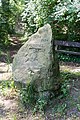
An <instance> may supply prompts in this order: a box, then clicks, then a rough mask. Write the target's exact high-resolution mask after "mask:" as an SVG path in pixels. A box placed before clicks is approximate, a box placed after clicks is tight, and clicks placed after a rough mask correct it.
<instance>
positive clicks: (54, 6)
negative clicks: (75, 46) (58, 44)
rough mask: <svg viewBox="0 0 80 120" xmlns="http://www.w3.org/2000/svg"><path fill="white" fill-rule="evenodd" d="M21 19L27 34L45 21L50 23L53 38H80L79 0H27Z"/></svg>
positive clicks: (34, 30) (75, 39)
mask: <svg viewBox="0 0 80 120" xmlns="http://www.w3.org/2000/svg"><path fill="white" fill-rule="evenodd" d="M25 4H26V5H25V10H24V12H23V13H22V16H23V17H22V20H23V21H24V22H25V23H26V31H27V33H28V36H29V35H31V34H33V33H34V32H36V31H37V29H38V28H39V27H41V26H43V25H44V24H45V23H50V24H51V26H52V29H53V37H54V39H63V40H73V41H78V40H79V39H80V27H79V23H80V10H79V0H74V1H72V0H67V1H66V0H62V1H60V0H44V1H43V0H29V1H26V3H25Z"/></svg>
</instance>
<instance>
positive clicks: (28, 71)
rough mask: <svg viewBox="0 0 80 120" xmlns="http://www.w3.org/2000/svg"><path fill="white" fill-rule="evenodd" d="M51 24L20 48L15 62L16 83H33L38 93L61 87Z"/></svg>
mask: <svg viewBox="0 0 80 120" xmlns="http://www.w3.org/2000/svg"><path fill="white" fill-rule="evenodd" d="M53 47H54V46H53V42H52V30H51V26H50V25H49V24H46V25H44V26H43V27H41V28H39V30H38V31H37V32H36V33H35V34H33V35H32V36H31V37H30V39H29V40H28V41H27V42H26V43H25V44H24V45H23V46H22V47H21V48H20V50H19V51H18V53H17V54H16V56H15V58H14V60H13V66H12V72H13V79H14V81H18V82H21V83H24V84H28V83H33V84H34V85H35V86H36V90H37V91H47V90H53V89H56V88H57V86H58V85H59V83H60V82H59V79H58V76H59V65H58V60H57V58H56V55H55V50H54V48H53Z"/></svg>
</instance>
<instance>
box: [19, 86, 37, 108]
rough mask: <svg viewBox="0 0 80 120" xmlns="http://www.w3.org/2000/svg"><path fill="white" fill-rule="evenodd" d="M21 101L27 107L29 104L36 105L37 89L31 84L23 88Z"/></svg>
mask: <svg viewBox="0 0 80 120" xmlns="http://www.w3.org/2000/svg"><path fill="white" fill-rule="evenodd" d="M20 101H21V103H22V104H23V105H24V106H25V107H26V106H27V104H29V103H30V104H34V103H35V101H36V94H35V87H34V86H33V85H31V84H29V85H27V86H26V87H23V88H22V89H21V91H20Z"/></svg>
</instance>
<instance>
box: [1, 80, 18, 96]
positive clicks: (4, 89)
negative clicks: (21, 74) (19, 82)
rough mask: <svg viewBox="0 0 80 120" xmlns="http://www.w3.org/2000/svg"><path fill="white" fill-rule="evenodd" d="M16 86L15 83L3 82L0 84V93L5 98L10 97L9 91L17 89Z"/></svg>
mask: <svg viewBox="0 0 80 120" xmlns="http://www.w3.org/2000/svg"><path fill="white" fill-rule="evenodd" d="M15 88H16V86H15V84H14V81H13V80H12V81H11V80H9V81H2V82H0V93H1V94H2V95H4V96H6V95H8V94H9V93H8V92H9V89H10V90H12V89H15Z"/></svg>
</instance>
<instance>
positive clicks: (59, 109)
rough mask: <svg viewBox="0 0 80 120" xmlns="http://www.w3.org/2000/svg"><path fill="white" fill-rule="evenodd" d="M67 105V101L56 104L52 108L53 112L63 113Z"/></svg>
mask: <svg viewBox="0 0 80 120" xmlns="http://www.w3.org/2000/svg"><path fill="white" fill-rule="evenodd" d="M66 107H67V105H66V103H63V104H58V105H55V106H54V108H52V112H53V114H55V113H58V114H61V115H62V114H63V113H64V112H65V110H66Z"/></svg>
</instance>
